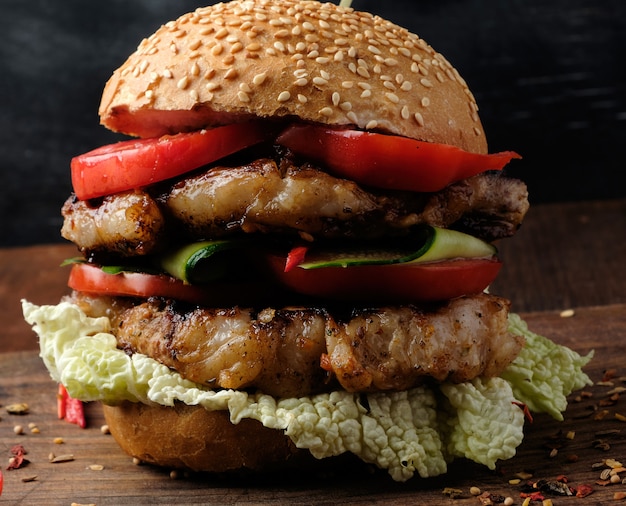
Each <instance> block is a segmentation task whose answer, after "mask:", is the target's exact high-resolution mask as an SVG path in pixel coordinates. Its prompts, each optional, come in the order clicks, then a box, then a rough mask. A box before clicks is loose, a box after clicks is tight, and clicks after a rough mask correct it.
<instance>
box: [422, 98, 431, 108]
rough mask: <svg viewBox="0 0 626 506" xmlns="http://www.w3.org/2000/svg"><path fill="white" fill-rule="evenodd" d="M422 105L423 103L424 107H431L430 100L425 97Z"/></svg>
mask: <svg viewBox="0 0 626 506" xmlns="http://www.w3.org/2000/svg"><path fill="white" fill-rule="evenodd" d="M421 103H422V107H428V106H429V105H430V98H428V97H423V98H422V102H421Z"/></svg>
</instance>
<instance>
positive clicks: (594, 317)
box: [0, 304, 626, 506]
mask: <svg viewBox="0 0 626 506" xmlns="http://www.w3.org/2000/svg"><path fill="white" fill-rule="evenodd" d="M523 316H524V317H525V319H526V320H527V321H528V322H529V325H530V326H531V328H532V329H533V330H535V331H537V332H540V333H543V334H545V335H549V336H551V337H552V338H554V339H555V340H558V341H560V342H562V343H563V344H567V345H570V346H572V347H573V348H575V349H576V350H578V351H580V352H581V353H586V352H587V351H588V350H590V349H592V348H593V349H595V352H596V356H595V359H594V360H593V361H592V363H591V364H590V366H589V367H588V373H589V374H590V376H591V377H592V379H593V380H594V381H598V380H600V379H601V378H602V377H603V375H604V374H605V371H606V370H607V369H612V368H614V369H615V370H616V374H617V375H618V376H624V375H626V360H624V359H625V358H626V357H625V353H624V347H623V338H624V335H626V305H625V304H617V305H612V306H606V307H593V308H582V309H579V310H577V311H576V313H575V315H574V316H573V317H571V318H561V317H560V316H559V314H558V312H556V311H549V312H536V313H529V314H524V315H523ZM614 385H615V386H626V383H624V380H623V379H618V380H616V381H614ZM610 388H611V387H609V386H604V385H595V386H594V387H592V388H590V389H589V392H590V394H591V397H590V398H584V399H582V400H581V401H579V402H577V401H575V400H574V398H572V403H571V405H570V407H569V409H568V411H567V413H566V417H565V421H564V422H563V423H559V422H556V421H554V420H551V419H549V418H548V417H545V416H538V417H536V418H535V421H534V423H532V424H531V425H529V426H528V428H527V437H526V440H525V442H524V443H523V445H522V447H521V448H520V451H519V453H518V455H517V456H516V457H515V458H514V459H512V460H510V461H507V462H505V463H503V464H502V466H501V468H500V469H498V471H497V472H490V471H488V470H486V469H484V468H482V467H480V466H477V465H474V464H469V463H467V462H458V463H456V464H455V465H453V466H452V468H451V470H450V473H449V474H448V475H446V476H445V477H441V478H437V479H432V480H420V479H415V480H412V481H410V482H408V483H405V484H398V483H394V482H392V481H391V480H390V479H389V478H388V476H387V475H386V473H383V472H378V471H374V470H372V469H370V468H369V467H367V466H361V465H356V464H353V463H352V461H349V462H345V461H340V462H338V463H336V464H335V465H334V466H333V467H331V468H329V469H323V470H320V469H316V470H315V469H314V470H310V471H308V472H285V473H280V474H273V475H264V476H248V477H243V476H229V477H224V476H202V475H194V476H188V477H184V478H180V479H172V478H170V476H169V473H168V470H157V469H155V468H152V467H149V466H136V465H134V464H133V463H132V461H131V459H130V458H129V457H127V456H126V455H123V454H122V453H121V451H120V450H119V449H118V447H117V445H116V444H115V442H114V441H113V439H112V438H111V436H108V435H103V434H102V433H101V431H100V426H101V425H102V423H103V417H102V413H101V409H100V408H99V406H98V405H97V404H91V405H88V406H87V416H88V421H89V426H88V428H86V429H80V428H78V427H76V426H74V425H70V424H67V423H65V422H61V421H59V420H58V419H57V417H56V404H55V392H56V386H55V384H54V383H53V382H52V381H51V380H50V379H49V377H48V374H47V372H46V371H45V369H44V367H43V365H42V364H41V362H40V360H39V358H38V357H37V355H36V353H34V352H17V353H5V354H0V404H2V405H3V406H7V405H8V404H10V403H13V402H28V403H29V405H30V412H29V414H27V415H23V416H16V415H9V414H7V413H6V412H5V411H4V408H0V409H2V412H1V415H0V416H1V418H2V420H1V421H0V449H1V450H2V451H3V452H4V459H5V460H4V461H2V460H0V462H2V467H3V473H4V492H3V494H2V497H0V499H1V500H2V501H3V502H6V503H7V504H47V505H56V504H59V505H61V504H62V505H68V504H70V503H72V502H77V503H81V504H97V505H98V506H103V505H113V504H115V505H118V504H126V503H128V504H137V505H142V504H146V505H147V504H224V505H226V504H337V503H342V504H364V503H367V504H374V505H382V504H389V505H401V504H402V505H404V504H409V503H410V504H421V505H425V506H430V505H447V504H450V505H455V506H457V505H458V506H460V505H474V504H478V502H477V500H476V498H475V497H470V496H469V487H470V486H478V487H480V488H481V489H482V490H485V491H490V492H492V493H497V494H501V495H504V496H506V495H510V496H512V497H514V498H515V500H516V504H521V502H522V500H521V499H520V496H519V488H518V487H515V486H512V485H510V484H509V483H508V480H509V479H510V478H513V477H514V475H515V473H517V472H520V471H527V472H531V473H532V474H533V478H532V479H533V480H537V479H539V478H545V479H554V478H556V477H557V476H558V475H566V476H568V478H569V480H570V484H571V485H572V486H577V485H580V484H583V483H586V484H594V482H595V481H596V479H597V478H598V475H599V471H597V470H592V468H591V466H592V464H593V463H596V462H600V461H601V460H602V459H605V458H609V457H611V458H618V459H619V458H624V457H625V454H626V423H625V422H623V421H620V420H618V419H617V418H615V413H621V414H626V404H625V403H624V400H623V399H619V398H618V399H617V400H616V401H615V403H614V404H613V405H609V406H607V407H606V408H602V409H606V410H607V415H606V416H605V417H604V418H603V419H602V420H595V419H594V414H597V412H598V409H599V408H598V403H599V402H600V401H602V400H606V399H607V397H606V394H607V392H608V391H609V389H610ZM618 397H619V395H618ZM29 423H34V424H36V426H37V427H38V428H39V431H40V432H39V434H32V433H30V432H29V429H28V424H29ZM16 424H20V425H22V426H23V427H25V431H26V433H25V434H24V435H20V436H18V435H15V434H14V432H13V427H14V425H16ZM569 431H573V432H575V437H574V438H573V439H571V440H569V439H564V438H562V437H559V435H560V436H562V435H563V434H566V433H567V432H569ZM600 431H615V432H614V433H607V434H608V435H604V436H601V435H599V432H600ZM56 437H62V438H63V440H64V441H65V442H64V443H63V444H62V445H58V444H55V443H54V442H53V440H54V438H56ZM600 438H603V439H605V440H606V441H607V442H608V443H609V445H610V448H609V449H608V450H605V451H603V450H599V449H597V448H594V441H595V440H597V439H600ZM556 442H559V443H562V444H563V446H562V447H561V448H560V449H559V450H558V453H557V455H556V456H554V457H552V458H550V457H549V451H550V450H549V446H550V445H554V444H555V443H556ZM16 443H20V444H22V445H23V446H24V447H25V448H26V450H27V451H28V456H27V457H28V459H29V460H30V464H28V465H27V466H26V467H24V468H22V469H18V470H12V471H7V470H5V469H4V468H5V467H6V462H7V459H8V458H9V455H10V454H9V450H10V448H11V447H12V446H13V445H14V444H16ZM50 453H54V454H56V455H60V454H68V453H70V454H73V455H74V457H75V460H73V461H71V462H66V463H61V464H51V463H50V462H49V454H50ZM574 456H576V459H574ZM92 464H98V465H102V466H104V469H103V470H101V471H94V470H91V469H89V466H90V465H92ZM33 476H36V479H35V480H34V481H30V482H23V481H22V480H23V479H25V478H29V477H33ZM444 487H453V488H458V489H460V490H462V491H463V497H461V498H459V499H451V498H448V497H447V496H445V495H444V494H442V491H443V488H444ZM594 488H595V491H594V493H593V494H592V495H591V496H589V497H588V498H587V499H584V500H581V499H579V498H574V497H571V498H568V497H552V499H553V501H554V504H556V505H567V504H576V505H579V506H580V505H583V504H607V503H612V502H613V501H612V498H613V493H614V492H615V491H618V490H619V491H624V490H626V485H612V486H607V487H601V486H598V485H594Z"/></svg>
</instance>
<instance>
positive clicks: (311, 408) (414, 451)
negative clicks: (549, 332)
mask: <svg viewBox="0 0 626 506" xmlns="http://www.w3.org/2000/svg"><path fill="white" fill-rule="evenodd" d="M22 306H23V312H24V317H25V319H26V321H27V322H28V323H30V324H31V325H33V328H34V330H35V332H36V333H37V334H38V335H39V339H40V356H41V358H42V360H43V362H44V364H45V365H46V367H47V368H48V370H49V371H50V375H51V377H52V378H53V379H55V380H56V381H58V382H61V383H63V384H64V385H65V386H66V388H67V390H68V393H69V394H70V395H71V396H72V397H74V398H77V399H80V400H83V401H102V402H105V403H109V404H115V403H118V402H121V401H122V400H128V401H132V402H142V403H145V404H153V403H157V404H161V405H164V406H172V405H174V403H176V402H184V403H186V404H189V405H201V406H203V407H204V408H205V409H208V410H228V411H229V412H230V419H231V421H232V422H233V423H238V422H239V421H240V420H241V419H243V418H252V419H255V420H258V421H260V422H261V423H262V424H263V425H265V426H266V427H269V428H272V429H277V430H282V431H284V432H285V434H286V435H287V436H289V437H290V438H291V439H292V440H293V441H294V443H295V444H296V446H298V447H299V448H306V449H308V450H309V451H310V452H311V453H312V454H313V455H314V456H315V457H317V458H324V457H330V456H334V455H339V454H341V453H344V452H352V453H354V454H355V455H357V456H358V457H360V458H361V459H362V460H364V461H365V462H368V463H372V464H375V465H377V466H378V467H380V468H382V469H386V470H387V471H388V472H389V474H390V475H391V477H392V478H393V479H394V480H397V481H405V480H408V479H410V478H411V477H412V476H414V475H415V474H418V475H419V476H421V477H430V476H436V475H439V474H443V473H445V472H446V470H447V464H448V463H449V462H451V461H452V460H453V459H455V458H457V457H466V458H469V459H472V460H474V461H476V462H479V463H481V464H484V465H486V466H487V467H489V468H492V469H493V468H494V467H495V464H496V462H497V461H498V460H503V459H508V458H510V457H512V456H513V455H514V454H515V449H516V447H517V446H518V445H519V443H520V442H521V440H522V436H523V423H524V420H523V414H522V411H521V410H520V409H519V408H518V407H517V406H515V405H514V404H513V403H514V402H515V401H516V398H515V397H514V395H513V394H514V390H515V389H511V387H510V386H509V384H508V383H506V382H505V381H504V380H502V379H499V378H492V379H488V380H487V379H476V380H473V381H472V382H469V383H464V384H460V385H454V384H448V383H444V384H442V385H440V386H439V387H426V386H421V387H418V388H414V389H411V390H409V391H406V392H393V393H375V394H368V395H359V394H352V393H349V392H344V391H336V392H330V393H327V394H320V395H316V396H313V397H306V398H297V399H296V398H290V399H279V400H277V399H275V398H273V397H271V396H268V395H264V394H261V393H258V394H248V393H246V392H241V391H233V390H219V391H213V390H209V389H207V388H205V387H203V386H202V385H199V384H196V383H193V382H191V381H188V380H185V379H184V378H182V377H181V376H180V375H179V374H178V373H177V372H175V371H172V370H170V369H169V368H167V367H165V366H163V365H162V364H159V363H158V362H156V361H155V360H153V359H151V358H149V357H147V356H145V355H141V354H134V355H132V356H130V357H129V356H127V355H126V354H125V353H124V352H123V351H121V350H119V349H117V347H116V341H115V338H114V337H113V336H112V335H111V334H110V333H109V332H110V329H109V321H108V319H107V318H89V317H87V316H86V315H85V314H84V313H83V312H82V311H81V310H80V309H79V308H78V307H77V306H75V305H72V304H70V303H67V302H62V303H60V304H58V305H56V306H36V305H33V304H30V303H29V302H26V301H23V302H22ZM542 339H543V338H542ZM534 340H538V342H539V343H540V344H543V341H542V340H541V339H536V338H535V339H534ZM530 342H531V344H532V343H533V342H534V341H533V338H532V336H531V339H530ZM544 346H547V345H545V344H544ZM542 353H543V352H542ZM530 356H534V355H532V354H530ZM535 362H536V360H535ZM581 363H582V362H581V361H580V360H578V361H575V364H576V365H577V366H578V365H580V364H581ZM523 365H526V366H531V365H532V364H531V359H528V358H525V357H522V360H521V361H520V364H516V365H515V366H511V367H512V369H511V370H512V371H513V372H511V373H510V375H512V376H513V377H515V371H517V369H521V368H522V367H523ZM564 367H565V365H564ZM516 368H517V369H516ZM557 371H558V369H557ZM580 374H582V373H580V372H578V373H576V374H574V377H571V374H570V373H569V372H568V375H566V376H567V377H566V378H564V379H560V380H559V381H548V383H549V386H550V388H552V389H556V390H558V389H559V388H562V387H564V386H565V387H567V388H573V387H575V386H576V385H578V384H580V383H581V381H582V379H581V376H580ZM534 381H535V378H530V382H531V383H532V382H534ZM538 388H539V389H540V390H541V392H542V393H543V394H546V395H547V392H548V388H547V387H544V386H541V387H538ZM560 395H562V393H561V394H560Z"/></svg>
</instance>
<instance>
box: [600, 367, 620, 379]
mask: <svg viewBox="0 0 626 506" xmlns="http://www.w3.org/2000/svg"><path fill="white" fill-rule="evenodd" d="M616 376H617V370H615V369H607V370H606V371H604V375H603V376H602V381H611V380H612V379H613V378H615V377H616Z"/></svg>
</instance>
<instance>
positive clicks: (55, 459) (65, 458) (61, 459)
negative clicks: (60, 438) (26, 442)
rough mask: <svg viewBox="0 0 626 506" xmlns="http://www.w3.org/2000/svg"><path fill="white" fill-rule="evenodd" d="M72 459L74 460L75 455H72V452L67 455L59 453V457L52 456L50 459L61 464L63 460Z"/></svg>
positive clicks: (53, 462) (69, 460) (68, 460)
mask: <svg viewBox="0 0 626 506" xmlns="http://www.w3.org/2000/svg"><path fill="white" fill-rule="evenodd" d="M72 460H74V455H72V454H71V453H66V454H65V455H59V456H58V457H54V456H53V457H52V458H51V459H50V462H51V463H52V464H59V463H61V462H71V461H72Z"/></svg>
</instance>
